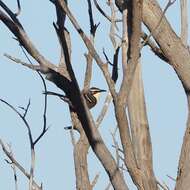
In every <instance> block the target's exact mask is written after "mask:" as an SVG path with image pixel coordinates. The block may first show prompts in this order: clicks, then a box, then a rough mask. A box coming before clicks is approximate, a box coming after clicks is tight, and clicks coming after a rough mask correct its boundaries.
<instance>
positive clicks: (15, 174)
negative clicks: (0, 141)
mask: <svg viewBox="0 0 190 190" xmlns="http://www.w3.org/2000/svg"><path fill="white" fill-rule="evenodd" d="M8 147H9V153H10V155H11V156H12V157H14V155H13V151H12V149H11V144H8ZM6 162H7V163H8V164H10V165H11V168H12V169H13V175H14V182H15V190H18V179H17V173H16V166H15V163H14V162H12V161H11V162H10V161H8V160H6Z"/></svg>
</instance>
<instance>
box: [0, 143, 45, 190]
mask: <svg viewBox="0 0 190 190" xmlns="http://www.w3.org/2000/svg"><path fill="white" fill-rule="evenodd" d="M0 145H1V147H2V150H3V152H4V153H5V154H6V156H7V157H8V158H9V159H10V160H11V162H12V163H14V164H15V166H16V167H17V168H18V169H19V170H20V171H21V172H22V173H23V174H24V175H25V176H26V177H27V178H28V179H30V174H29V173H28V172H27V171H26V169H25V168H24V167H23V166H22V165H21V164H20V163H19V162H18V161H17V160H16V159H15V158H14V156H13V155H12V154H11V153H10V152H9V150H8V149H7V147H6V145H5V144H4V143H3V141H2V140H1V139H0ZM33 186H34V188H35V189H36V190H42V189H41V188H40V186H39V185H38V184H37V183H36V182H35V181H33Z"/></svg>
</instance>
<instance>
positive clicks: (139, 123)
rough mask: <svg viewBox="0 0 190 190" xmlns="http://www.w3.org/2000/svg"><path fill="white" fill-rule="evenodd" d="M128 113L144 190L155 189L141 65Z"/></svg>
mask: <svg viewBox="0 0 190 190" xmlns="http://www.w3.org/2000/svg"><path fill="white" fill-rule="evenodd" d="M128 113H129V121H130V127H131V135H132V144H133V149H134V152H135V157H136V160H137V165H138V168H139V169H140V170H141V171H143V173H144V177H145V178H144V186H145V187H146V189H151V190H153V189H157V182H156V178H155V176H154V172H153V161H152V146H151V138H150V132H149V124H148V118H147V114H146V105H145V97H144V88H143V81H142V75H141V65H140V63H139V64H138V65H137V68H136V71H135V76H134V80H133V84H132V88H131V91H130V95H129V100H128Z"/></svg>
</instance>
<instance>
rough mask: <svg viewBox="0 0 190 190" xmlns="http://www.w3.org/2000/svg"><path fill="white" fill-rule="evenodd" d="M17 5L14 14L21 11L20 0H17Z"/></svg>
mask: <svg viewBox="0 0 190 190" xmlns="http://www.w3.org/2000/svg"><path fill="white" fill-rule="evenodd" d="M17 7H18V10H17V12H16V13H15V15H16V16H18V15H19V14H20V13H21V6H20V0H17Z"/></svg>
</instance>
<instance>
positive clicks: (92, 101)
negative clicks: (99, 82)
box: [44, 87, 106, 109]
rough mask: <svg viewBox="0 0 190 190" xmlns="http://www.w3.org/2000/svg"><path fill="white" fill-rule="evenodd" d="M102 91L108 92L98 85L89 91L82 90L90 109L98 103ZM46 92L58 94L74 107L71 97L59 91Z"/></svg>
mask: <svg viewBox="0 0 190 190" xmlns="http://www.w3.org/2000/svg"><path fill="white" fill-rule="evenodd" d="M102 92H106V90H103V89H99V88H96V87H92V88H90V89H88V90H87V91H82V94H83V96H84V98H85V100H86V104H87V106H88V108H89V109H91V108H93V107H94V106H95V105H96V104H97V102H98V100H99V96H100V94H101V93H102ZM44 94H46V95H54V96H58V97H59V98H60V99H61V100H63V101H65V102H67V103H68V104H69V105H70V106H71V107H74V106H73V105H72V103H71V101H70V100H69V98H68V97H66V96H64V95H62V94H58V93H55V92H50V91H47V92H44Z"/></svg>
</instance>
